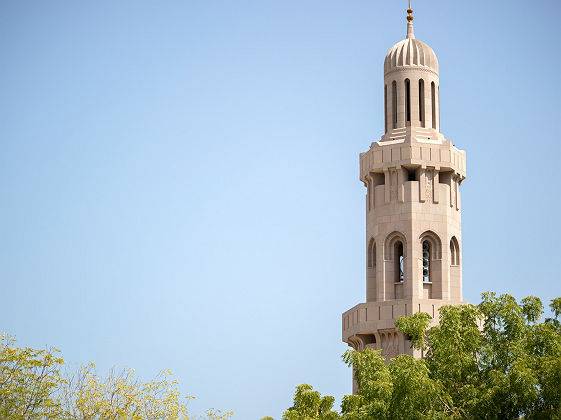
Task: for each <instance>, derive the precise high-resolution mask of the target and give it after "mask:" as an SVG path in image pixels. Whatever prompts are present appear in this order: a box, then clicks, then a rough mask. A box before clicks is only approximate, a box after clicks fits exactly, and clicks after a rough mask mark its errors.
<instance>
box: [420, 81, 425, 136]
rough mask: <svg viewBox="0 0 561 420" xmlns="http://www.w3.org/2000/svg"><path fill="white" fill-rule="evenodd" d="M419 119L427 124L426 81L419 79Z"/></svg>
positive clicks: (423, 123) (423, 124)
mask: <svg viewBox="0 0 561 420" xmlns="http://www.w3.org/2000/svg"><path fill="white" fill-rule="evenodd" d="M419 121H420V122H421V126H423V127H424V126H425V81H424V80H423V79H420V80H419Z"/></svg>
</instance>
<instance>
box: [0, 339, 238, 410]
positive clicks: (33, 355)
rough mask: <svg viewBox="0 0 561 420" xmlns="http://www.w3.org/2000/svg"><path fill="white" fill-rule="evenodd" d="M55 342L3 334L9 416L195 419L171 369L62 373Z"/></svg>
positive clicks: (2, 381) (0, 404) (1, 374)
mask: <svg viewBox="0 0 561 420" xmlns="http://www.w3.org/2000/svg"><path fill="white" fill-rule="evenodd" d="M58 354H59V351H58V350H57V349H55V348H48V349H46V350H34V349H31V348H29V347H25V348H23V349H22V348H18V347H16V346H15V340H14V338H13V337H11V336H9V335H0V418H9V419H45V418H47V419H55V418H56V419H59V418H64V419H193V417H190V416H189V415H188V413H187V407H186V405H185V403H186V402H187V401H188V400H190V399H192V398H193V397H181V395H180V393H179V391H178V389H177V386H178V383H177V381H175V380H171V375H172V374H171V372H170V371H168V370H166V371H162V372H161V373H160V374H159V375H158V376H157V377H156V378H154V379H153V380H151V381H149V382H141V381H140V380H138V379H137V378H135V376H134V370H133V369H123V370H121V371H118V372H117V371H115V370H112V371H111V372H110V373H109V374H108V375H107V376H105V377H104V376H100V375H99V374H98V373H97V371H96V369H95V364H94V363H90V364H89V365H87V366H82V367H80V368H79V369H78V370H76V371H70V370H69V371H67V372H65V373H64V374H62V373H61V368H62V366H63V365H64V360H63V359H62V358H61V357H59V356H58ZM232 414H233V413H230V412H227V413H222V412H220V411H219V410H213V409H211V410H207V411H206V413H205V415H204V418H207V419H213V420H225V419H228V418H230V417H231V416H232Z"/></svg>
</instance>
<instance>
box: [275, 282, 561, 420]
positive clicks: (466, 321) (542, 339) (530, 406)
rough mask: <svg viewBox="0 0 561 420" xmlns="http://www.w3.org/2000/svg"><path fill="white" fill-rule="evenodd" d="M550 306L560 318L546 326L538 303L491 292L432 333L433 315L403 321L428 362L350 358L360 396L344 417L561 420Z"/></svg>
mask: <svg viewBox="0 0 561 420" xmlns="http://www.w3.org/2000/svg"><path fill="white" fill-rule="evenodd" d="M550 307H551V310H552V312H553V315H554V317H552V318H547V319H546V320H545V321H543V322H540V321H541V318H542V316H543V312H544V310H543V304H542V302H541V300H540V299H539V298H537V297H533V296H530V297H527V298H524V299H522V300H521V301H520V302H517V301H516V299H514V298H513V297H512V296H510V295H508V294H504V295H500V296H497V295H496V294H495V293H490V292H487V293H484V294H483V295H482V301H481V303H480V304H479V305H477V306H473V305H462V306H444V307H442V308H440V311H439V316H440V317H439V325H437V326H435V327H432V328H429V325H430V321H431V317H430V316H429V315H428V314H422V313H418V314H414V315H412V316H409V317H403V318H400V319H399V320H397V322H396V326H397V327H398V328H399V329H400V330H401V331H402V332H403V333H405V334H407V335H408V336H409V337H410V339H411V343H412V346H413V347H414V348H416V349H419V350H420V349H423V350H424V351H425V353H424V354H425V358H424V359H422V360H415V359H413V358H412V357H411V356H408V355H400V356H398V357H396V358H394V359H392V360H391V361H390V363H389V364H386V360H385V358H383V357H382V356H381V354H380V351H379V350H378V351H374V350H371V349H369V348H366V349H365V350H364V351H362V352H357V351H347V352H346V353H345V354H344V355H343V360H344V361H345V363H347V364H348V365H349V366H350V367H352V368H353V371H354V378H355V380H356V382H357V385H358V391H359V392H358V395H347V396H345V397H344V398H343V401H342V403H341V416H340V417H341V418H342V419H344V420H369V419H380V420H384V419H388V420H389V419H396V418H399V419H427V420H428V419H468V418H478V419H479V418H480V419H519V418H527V419H558V420H561V323H560V322H559V317H560V316H561V298H556V299H553V300H552V302H551V304H550ZM308 387H309V386H308ZM306 389H308V390H309V391H311V387H309V388H306ZM298 392H299V391H298V389H297V394H298ZM318 396H319V393H317V396H316V397H315V400H314V401H315V403H314V404H312V406H317V401H318ZM324 398H328V397H324ZM295 401H296V396H295ZM287 412H288V411H287ZM286 418H287V419H289V418H288V417H286ZM294 418H298V419H300V418H301V419H307V418H322V417H294ZM334 418H336V417H334Z"/></svg>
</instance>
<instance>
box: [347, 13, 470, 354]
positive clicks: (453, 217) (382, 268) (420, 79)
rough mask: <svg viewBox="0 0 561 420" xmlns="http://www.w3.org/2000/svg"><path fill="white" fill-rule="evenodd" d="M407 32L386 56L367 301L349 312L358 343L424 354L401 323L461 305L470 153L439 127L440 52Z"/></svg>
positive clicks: (368, 166)
mask: <svg viewBox="0 0 561 420" xmlns="http://www.w3.org/2000/svg"><path fill="white" fill-rule="evenodd" d="M407 13H408V16H407V21H408V23H407V37H406V39H404V40H403V41H400V42H398V43H397V44H395V45H394V46H393V47H392V48H391V49H390V50H389V52H388V54H387V55H386V59H385V62H384V109H385V134H384V135H383V136H382V138H381V139H380V141H378V142H374V143H372V145H371V146H370V150H368V151H367V152H365V153H362V154H361V155H360V180H361V181H362V182H363V183H364V185H365V186H366V243H365V245H366V303H361V304H358V305H357V306H355V307H354V308H352V309H350V310H348V311H347V312H345V313H344V314H343V318H342V322H343V325H342V327H343V328H342V333H343V341H344V342H346V343H347V344H349V345H350V346H352V347H353V348H354V349H356V350H363V349H364V348H365V347H369V348H373V349H376V350H377V349H382V355H383V356H385V357H386V358H387V359H388V360H389V359H390V358H392V357H395V356H397V355H399V354H403V353H405V354H410V355H413V356H415V357H420V356H422V355H421V354H419V353H418V352H416V351H413V350H412V349H411V348H410V343H409V341H408V339H407V337H406V336H405V335H404V334H402V333H400V332H399V331H397V330H396V328H395V321H396V320H397V318H399V317H401V316H404V315H411V314H413V313H416V312H427V313H429V314H430V315H431V316H432V317H433V318H435V319H434V320H433V322H434V323H436V322H438V321H437V320H438V309H439V307H441V306H443V305H449V304H459V303H462V268H461V263H462V258H461V249H462V248H461V244H462V230H461V219H460V214H461V208H460V189H459V188H460V184H461V183H462V181H463V180H464V179H465V176H466V155H465V152H464V151H462V150H459V149H457V148H456V147H454V145H453V144H452V142H450V141H449V140H446V139H445V138H444V136H443V135H442V134H441V133H440V96H439V81H438V60H437V58H436V54H435V53H434V51H433V50H432V49H431V48H430V47H429V46H428V45H427V44H425V43H423V42H421V41H419V40H417V39H415V35H414V33H413V15H412V13H413V11H412V10H411V7H409V9H408V10H407Z"/></svg>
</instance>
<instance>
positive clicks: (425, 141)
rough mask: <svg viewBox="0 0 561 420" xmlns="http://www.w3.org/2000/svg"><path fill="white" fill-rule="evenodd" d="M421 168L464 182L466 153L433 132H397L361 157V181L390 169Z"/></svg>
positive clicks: (425, 130) (372, 146)
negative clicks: (453, 176) (451, 173)
mask: <svg viewBox="0 0 561 420" xmlns="http://www.w3.org/2000/svg"><path fill="white" fill-rule="evenodd" d="M390 134H391V135H390ZM419 166H420V167H423V168H425V167H434V168H435V169H436V170H437V171H453V172H454V173H455V174H457V175H459V176H460V178H461V179H464V178H465V177H466V153H465V151H463V150H459V149H457V148H456V147H455V146H454V145H453V144H452V142H450V141H449V140H446V139H445V138H444V137H443V136H442V135H441V134H436V133H435V132H434V130H429V129H424V128H419V127H407V128H403V129H396V130H392V133H389V134H388V135H386V136H384V137H383V138H382V141H379V142H374V143H372V145H371V147H370V150H368V151H367V152H365V153H361V155H360V179H361V180H363V181H365V179H366V176H367V175H369V174H370V173H372V172H374V173H383V172H384V171H387V170H388V169H389V168H399V167H419Z"/></svg>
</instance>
